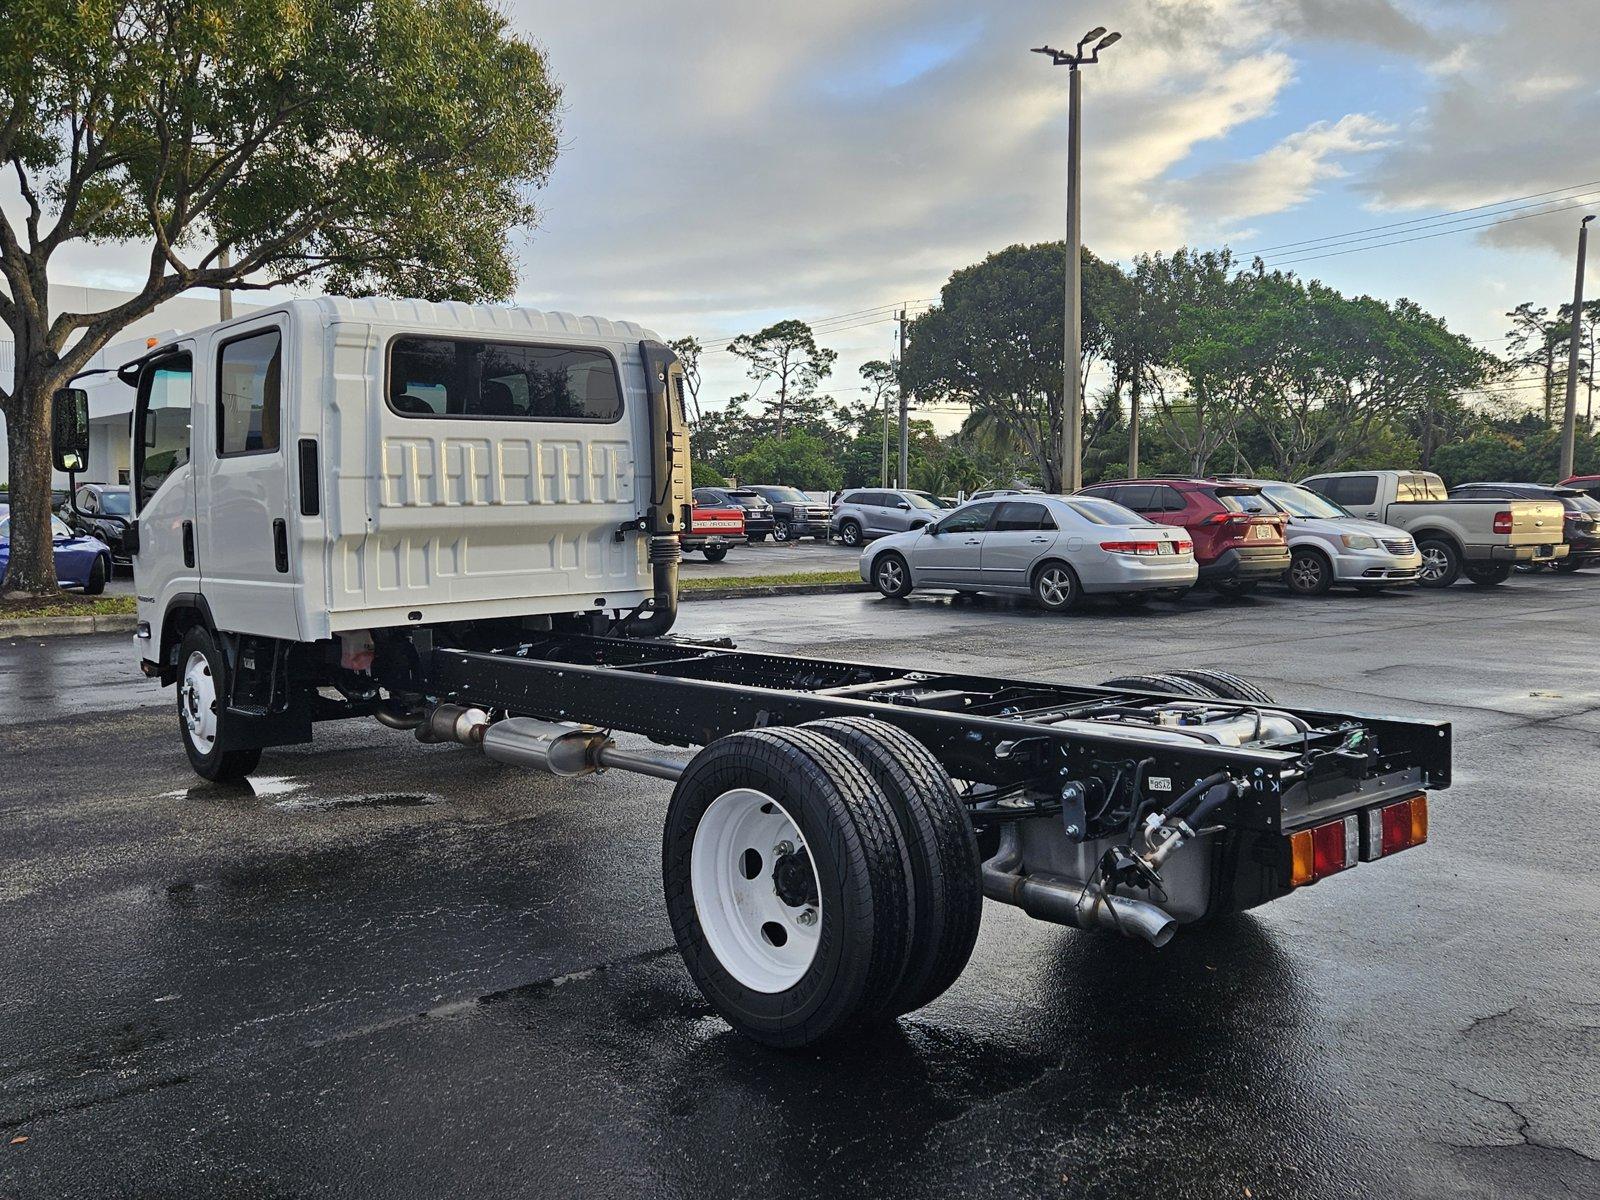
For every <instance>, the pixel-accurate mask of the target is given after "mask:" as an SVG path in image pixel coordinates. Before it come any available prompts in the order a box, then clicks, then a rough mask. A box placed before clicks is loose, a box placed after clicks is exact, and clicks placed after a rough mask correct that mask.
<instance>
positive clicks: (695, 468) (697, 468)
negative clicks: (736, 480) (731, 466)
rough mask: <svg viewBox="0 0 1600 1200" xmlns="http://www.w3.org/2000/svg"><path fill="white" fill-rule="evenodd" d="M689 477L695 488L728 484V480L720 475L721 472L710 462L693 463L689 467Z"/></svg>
mask: <svg viewBox="0 0 1600 1200" xmlns="http://www.w3.org/2000/svg"><path fill="white" fill-rule="evenodd" d="M689 477H690V479H691V481H692V483H693V486H695V487H697V488H703V487H716V488H719V487H727V486H728V481H727V480H726V479H724V478H723V477H722V473H721V472H720V471H718V470H717V469H716V468H715V467H713V466H712V465H711V464H710V463H703V462H697V463H694V464H693V465H692V466H691V467H690V468H689Z"/></svg>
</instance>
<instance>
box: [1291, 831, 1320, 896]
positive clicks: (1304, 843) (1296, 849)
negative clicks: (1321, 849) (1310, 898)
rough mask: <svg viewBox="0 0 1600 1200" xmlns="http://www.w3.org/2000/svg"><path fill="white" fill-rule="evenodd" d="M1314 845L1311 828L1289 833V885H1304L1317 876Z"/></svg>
mask: <svg viewBox="0 0 1600 1200" xmlns="http://www.w3.org/2000/svg"><path fill="white" fill-rule="evenodd" d="M1316 857H1317V851H1316V845H1315V842H1314V840H1313V839H1312V837H1311V830H1309V829H1302V830H1301V831H1300V832H1299V833H1294V834H1290V835H1289V886H1290V887H1304V886H1305V885H1306V884H1308V883H1310V882H1311V881H1312V880H1313V879H1315V878H1316V877H1317V872H1316Z"/></svg>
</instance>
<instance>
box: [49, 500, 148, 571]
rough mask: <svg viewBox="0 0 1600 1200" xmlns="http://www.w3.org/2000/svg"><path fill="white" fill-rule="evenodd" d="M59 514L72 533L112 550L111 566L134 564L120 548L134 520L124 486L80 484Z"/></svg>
mask: <svg viewBox="0 0 1600 1200" xmlns="http://www.w3.org/2000/svg"><path fill="white" fill-rule="evenodd" d="M74 500H75V501H76V503H75V504H74V503H73V501H74ZM60 513H61V519H62V520H63V521H65V522H66V523H67V525H68V526H69V527H70V528H71V529H72V531H73V532H74V533H86V534H90V535H91V536H93V537H97V538H99V539H100V540H101V541H102V542H104V543H105V544H106V545H107V546H109V547H111V562H112V564H113V565H114V566H118V567H128V566H132V565H133V560H132V559H131V558H130V557H129V556H128V552H127V551H126V550H125V549H123V545H122V535H123V534H124V533H126V532H127V530H128V522H129V521H131V520H132V519H133V498H132V496H131V495H130V494H129V491H128V488H127V487H126V486H125V485H123V484H115V483H83V484H79V485H78V490H77V493H76V494H75V496H74V497H72V499H70V500H68V501H66V502H64V503H63V504H62V505H61V508H60Z"/></svg>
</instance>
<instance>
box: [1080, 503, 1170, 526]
mask: <svg viewBox="0 0 1600 1200" xmlns="http://www.w3.org/2000/svg"><path fill="white" fill-rule="evenodd" d="M1067 507H1068V508H1070V509H1071V510H1072V511H1073V512H1075V513H1077V514H1078V515H1079V516H1080V517H1082V518H1083V519H1084V520H1086V521H1093V522H1094V523H1095V524H1096V525H1153V524H1154V523H1155V522H1153V521H1147V520H1145V519H1144V518H1143V517H1141V516H1140V515H1139V514H1138V513H1136V512H1134V511H1133V509H1131V508H1123V507H1122V505H1120V504H1118V503H1116V502H1115V501H1113V500H1097V499H1096V498H1094V497H1093V496H1075V497H1073V498H1072V499H1071V500H1068V501H1067Z"/></svg>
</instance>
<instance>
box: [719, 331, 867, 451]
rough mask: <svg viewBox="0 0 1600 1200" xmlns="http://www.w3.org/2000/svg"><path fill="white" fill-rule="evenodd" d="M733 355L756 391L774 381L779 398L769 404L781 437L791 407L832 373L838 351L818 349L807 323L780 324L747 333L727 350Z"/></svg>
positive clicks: (736, 339)
mask: <svg viewBox="0 0 1600 1200" xmlns="http://www.w3.org/2000/svg"><path fill="white" fill-rule="evenodd" d="M728 351H729V353H731V354H735V355H737V356H738V357H740V358H742V359H744V360H745V362H746V363H747V364H749V366H748V370H749V374H750V378H751V379H753V380H755V381H756V388H757V391H758V392H759V391H760V388H761V387H762V386H763V385H765V384H766V383H767V381H768V380H771V381H773V383H774V386H775V387H776V388H777V395H776V396H775V397H774V398H773V399H772V400H769V401H767V407H768V409H769V410H770V411H771V413H772V415H773V417H774V418H775V420H776V425H777V428H776V429H775V430H774V433H775V434H776V435H777V436H778V437H780V438H781V437H782V436H783V435H784V432H785V427H786V425H787V423H788V419H789V406H790V403H791V402H792V401H793V400H795V399H803V398H806V397H809V396H810V395H811V394H812V393H813V392H815V391H816V388H817V384H819V383H821V382H822V380H824V379H826V378H827V377H828V376H829V375H830V374H832V373H833V363H834V360H835V359H837V358H838V357H839V354H838V352H837V351H835V350H828V349H825V348H823V347H820V346H818V345H817V339H816V337H815V336H814V335H813V334H812V332H811V326H809V325H807V324H806V323H805V322H804V321H796V320H788V321H779V322H778V323H777V324H776V325H768V326H767V327H766V328H765V329H763V330H761V331H760V332H759V333H744V334H740V335H739V336H738V337H736V338H734V339H733V343H732V344H731V345H730V346H729V347H728Z"/></svg>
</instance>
